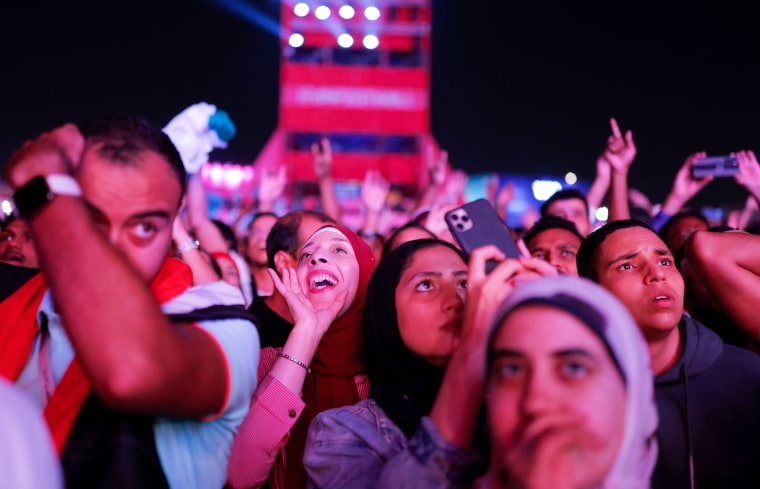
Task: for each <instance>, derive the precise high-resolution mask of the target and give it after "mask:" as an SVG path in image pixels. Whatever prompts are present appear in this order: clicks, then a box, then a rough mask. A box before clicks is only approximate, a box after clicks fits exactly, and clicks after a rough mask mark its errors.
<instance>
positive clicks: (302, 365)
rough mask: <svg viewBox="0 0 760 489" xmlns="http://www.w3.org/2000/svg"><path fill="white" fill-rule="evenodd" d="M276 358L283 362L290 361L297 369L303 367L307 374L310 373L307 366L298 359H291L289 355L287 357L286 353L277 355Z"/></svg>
mask: <svg viewBox="0 0 760 489" xmlns="http://www.w3.org/2000/svg"><path fill="white" fill-rule="evenodd" d="M277 356H278V357H282V358H284V359H285V360H290V361H291V362H293V363H295V364H296V365H298V366H299V367H303V369H304V370H306V373H307V374H310V373H311V368H309V366H308V365H306V364H305V363H303V362H302V361H301V360H299V359H297V358H295V357H291V356H290V355H288V354H287V353H284V352H279V353H277Z"/></svg>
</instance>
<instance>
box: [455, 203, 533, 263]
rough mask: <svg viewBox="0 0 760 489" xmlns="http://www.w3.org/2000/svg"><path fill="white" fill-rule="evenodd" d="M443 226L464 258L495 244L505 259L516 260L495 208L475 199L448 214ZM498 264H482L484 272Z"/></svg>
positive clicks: (518, 251)
mask: <svg viewBox="0 0 760 489" xmlns="http://www.w3.org/2000/svg"><path fill="white" fill-rule="evenodd" d="M445 220H446V225H447V226H448V228H449V230H450V231H451V235H452V236H454V239H455V240H456V241H457V243H459V246H461V248H462V250H464V252H465V253H467V255H468V257H469V255H470V254H471V253H472V251H473V250H474V249H476V248H480V247H481V246H485V245H489V244H490V245H495V246H496V247H497V248H499V250H501V252H502V253H504V255H505V256H506V257H507V258H518V257H520V250H519V249H518V248H517V245H516V244H515V242H514V240H513V239H512V235H511V234H510V232H509V229H508V228H507V225H506V224H504V222H503V221H502V220H501V218H499V215H498V214H497V212H496V209H494V208H493V206H492V205H491V204H490V203H489V202H488V201H487V200H486V199H478V200H475V201H473V202H469V203H467V204H464V205H463V206H460V207H457V208H455V209H452V210H450V211H448V212H447V213H446V214H445ZM497 264H498V262H496V261H495V260H489V261H488V262H486V273H488V272H490V271H491V270H493V268H494V267H495V266H496V265H497Z"/></svg>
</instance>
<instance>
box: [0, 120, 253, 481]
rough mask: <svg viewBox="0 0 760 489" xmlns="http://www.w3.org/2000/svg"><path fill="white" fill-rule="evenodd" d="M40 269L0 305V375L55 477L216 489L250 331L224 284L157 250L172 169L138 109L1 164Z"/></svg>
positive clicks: (174, 191) (47, 138)
mask: <svg viewBox="0 0 760 489" xmlns="http://www.w3.org/2000/svg"><path fill="white" fill-rule="evenodd" d="M5 178H6V181H7V182H8V184H10V185H11V186H12V187H13V188H14V189H15V194H14V201H15V203H16V206H17V208H18V210H19V212H20V214H21V215H22V216H23V217H24V218H25V219H26V220H27V221H28V223H29V228H30V229H31V232H32V236H33V239H34V243H35V246H36V248H37V253H38V255H39V259H40V266H41V269H42V273H41V274H39V275H37V276H35V277H34V278H32V279H31V280H30V281H29V282H27V283H26V284H25V285H24V286H22V287H21V288H20V289H19V290H17V291H16V292H15V293H14V294H13V295H12V296H11V297H9V298H8V299H6V300H5V301H3V302H2V303H0V375H2V376H5V377H6V378H8V379H10V380H11V381H13V382H15V384H16V385H17V387H18V388H20V389H21V390H22V391H23V392H25V393H26V394H27V395H28V396H29V398H30V399H32V400H33V401H34V402H35V404H36V405H37V406H38V407H39V409H40V410H41V411H44V414H45V418H46V420H47V423H48V426H49V428H50V430H51V433H52V435H53V439H54V441H55V443H56V447H57V449H58V451H59V454H60V456H61V460H62V463H63V467H64V475H65V478H66V486H67V487H183V488H192V487H198V488H201V487H203V488H206V487H222V486H223V484H224V482H225V477H226V468H227V457H228V455H229V450H230V446H231V444H232V437H233V436H234V433H235V430H236V428H237V425H238V424H239V423H240V421H241V420H242V419H243V417H244V416H245V413H246V411H247V409H248V403H249V399H250V396H251V394H252V392H253V390H254V388H255V385H256V367H257V364H258V353H259V342H258V336H257V332H256V329H255V327H254V325H253V324H252V323H251V322H250V321H248V320H247V319H243V317H244V316H245V313H244V312H243V311H242V309H243V308H242V298H241V295H240V293H239V291H237V289H236V288H234V287H233V286H231V285H229V284H227V283H224V282H213V283H211V284H205V285H202V286H197V287H192V274H191V272H190V270H189V268H187V266H186V265H184V264H183V263H181V262H180V261H178V260H176V259H174V258H169V257H168V254H169V249H170V243H171V236H172V222H173V220H174V217H175V215H176V214H177V211H178V209H179V206H180V201H181V198H182V194H183V192H184V190H185V178H186V175H185V170H184V167H183V166H182V161H181V159H180V156H179V154H178V153H177V150H176V149H175V147H174V146H173V145H172V143H171V141H170V140H169V138H168V137H167V136H166V135H165V134H164V133H163V132H161V129H160V127H157V126H154V125H153V124H151V123H149V122H147V121H146V120H144V119H141V118H138V117H133V116H107V117H101V118H98V119H95V120H92V121H89V122H87V123H85V124H82V125H80V126H79V127H77V126H76V125H73V124H66V125H64V126H61V127H59V128H57V129H55V130H53V131H50V132H47V133H44V134H42V135H41V136H39V137H38V138H36V139H34V140H31V141H28V142H27V143H25V144H24V145H23V146H22V147H21V148H20V149H19V150H17V151H16V153H15V154H14V155H13V156H12V157H11V159H10V160H9V161H8V162H7V163H6V165H5Z"/></svg>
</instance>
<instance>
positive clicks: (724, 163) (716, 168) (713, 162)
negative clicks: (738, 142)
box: [691, 155, 739, 179]
mask: <svg viewBox="0 0 760 489" xmlns="http://www.w3.org/2000/svg"><path fill="white" fill-rule="evenodd" d="M738 173H739V159H738V158H737V157H736V156H730V155H729V156H708V157H705V158H700V159H698V160H697V161H695V162H694V164H693V165H691V175H692V177H694V178H696V179H702V178H705V177H710V176H712V177H732V176H734V175H736V174H738Z"/></svg>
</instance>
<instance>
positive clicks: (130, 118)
mask: <svg viewBox="0 0 760 489" xmlns="http://www.w3.org/2000/svg"><path fill="white" fill-rule="evenodd" d="M79 131H80V132H81V133H82V135H83V136H84V138H85V140H86V141H87V143H88V144H93V143H103V146H102V147H101V148H100V150H99V153H100V156H101V157H103V158H104V159H106V160H108V161H111V162H114V163H121V164H126V165H130V164H134V163H135V162H136V158H137V157H138V156H139V154H140V153H141V152H142V151H146V150H150V151H155V152H156V153H158V154H159V155H161V156H162V157H164V158H165V159H166V160H167V162H168V163H169V166H170V167H171V169H172V170H173V171H174V173H175V174H176V175H177V180H178V181H179V183H180V185H181V187H182V195H184V194H185V190H186V189H187V172H186V171H185V165H184V164H183V163H182V158H181V157H180V155H179V152H178V151H177V148H175V147H174V144H172V141H171V139H169V136H167V135H166V134H164V132H163V131H162V130H161V127H160V126H157V125H155V124H154V123H152V122H150V121H149V120H147V119H145V118H143V117H140V116H136V115H130V114H109V115H103V116H99V117H95V118H93V119H90V120H87V121H85V122H83V123H81V124H79Z"/></svg>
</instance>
